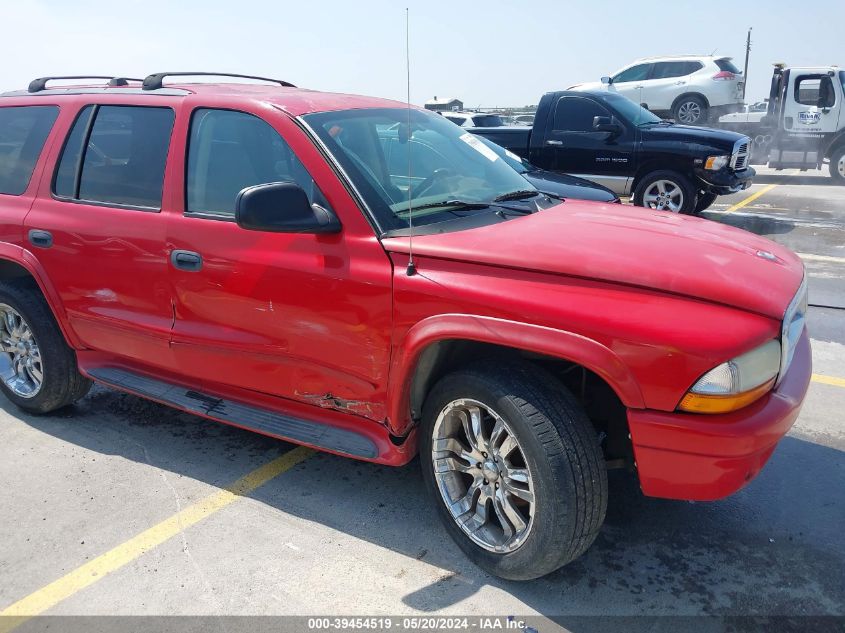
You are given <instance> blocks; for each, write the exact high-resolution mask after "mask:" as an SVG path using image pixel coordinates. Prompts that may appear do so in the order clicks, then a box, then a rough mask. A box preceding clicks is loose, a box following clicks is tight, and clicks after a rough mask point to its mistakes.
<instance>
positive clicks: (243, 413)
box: [87, 367, 378, 459]
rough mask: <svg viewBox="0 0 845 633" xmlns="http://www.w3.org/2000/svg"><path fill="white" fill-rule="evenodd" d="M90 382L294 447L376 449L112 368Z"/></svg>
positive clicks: (335, 432) (370, 454)
mask: <svg viewBox="0 0 845 633" xmlns="http://www.w3.org/2000/svg"><path fill="white" fill-rule="evenodd" d="M87 373H88V374H89V375H90V376H91V377H92V378H93V379H94V380H97V381H99V382H102V383H104V384H106V385H110V386H112V387H115V388H117V389H121V390H123V391H129V392H131V393H134V394H137V395H139V396H142V397H145V398H150V399H151V400H156V401H158V402H161V403H164V404H168V405H171V406H174V407H176V408H178V409H183V410H185V411H190V412H191V413H196V414H197V415H201V416H204V417H207V418H211V419H213V420H217V421H218V422H223V423H225V424H232V425H235V426H239V427H241V428H245V429H249V430H251V431H256V432H258V433H262V434H264V435H270V436H272V437H276V438H279V439H282V440H290V441H291V442H296V443H298V444H309V445H311V446H315V447H318V448H323V449H326V450H329V451H333V452H335V453H343V454H345V455H350V456H352V457H359V458H364V459H374V458H376V457H378V448H377V447H376V445H375V443H373V442H372V440H370V439H369V438H368V437H366V436H364V435H361V434H359V433H355V432H354V431H348V430H346V429H339V428H336V427H333V426H328V425H324V424H319V423H317V422H310V421H308V420H302V419H300V418H294V417H291V416H288V415H283V414H281V413H275V412H273V411H269V410H267V409H260V408H258V407H253V406H251V405H247V404H240V403H238V402H234V401H232V400H225V399H223V398H218V397H216V396H211V395H208V394H205V393H201V392H199V391H194V390H192V389H186V388H185V387H180V386H178V385H174V384H171V383H168V382H164V381H162V380H157V379H155V378H150V377H149V376H144V375H141V374H136V373H134V372H131V371H127V370H125V369H118V368H115V367H96V368H94V369H89V370H88V372H87Z"/></svg>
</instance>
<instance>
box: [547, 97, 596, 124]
mask: <svg viewBox="0 0 845 633" xmlns="http://www.w3.org/2000/svg"><path fill="white" fill-rule="evenodd" d="M597 116H610V112H608V111H607V109H605V108H604V107H603V106H602V105H600V104H598V103H596V102H595V101H593V100H592V99H585V98H584V97H561V98H560V100H559V101H558V102H557V107H556V108H555V120H554V129H555V130H556V131H558V132H592V131H593V117H597Z"/></svg>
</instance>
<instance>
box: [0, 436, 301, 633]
mask: <svg viewBox="0 0 845 633" xmlns="http://www.w3.org/2000/svg"><path fill="white" fill-rule="evenodd" d="M313 453H314V451H313V449H310V448H304V447H301V446H300V447H298V448H295V449H293V450H292V451H288V452H287V453H285V454H284V455H282V456H280V457H277V458H276V459H274V460H273V461H271V462H268V463H266V464H264V465H263V466H261V467H259V468H256V469H255V470H253V471H252V472H251V473H249V474H247V475H245V476H244V477H241V478H240V479H238V480H237V481H235V482H233V483H231V484H230V485H228V486H226V487H225V488H223V489H222V490H220V491H218V492H215V493H214V494H211V495H209V496H208V497H206V498H205V499H201V500H200V501H197V502H196V503H194V504H193V505H191V506H188V507H187V508H185V509H184V510H182V511H180V512H177V513H176V514H174V515H173V516H171V517H169V518H167V519H165V520H164V521H162V522H161V523H159V524H158V525H154V526H153V527H151V528H150V529H148V530H146V531H144V532H141V533H140V534H138V535H137V536H134V537H132V538H131V539H129V540H128V541H126V542H125V543H122V544H120V545H118V546H117V547H115V548H114V549H111V550H109V551H108V552H106V553H105V554H102V555H100V556H98V557H97V558H95V559H93V560H91V561H89V562H87V563H85V564H84V565H82V566H81V567H78V568H76V569H75V570H73V571H72V572H70V573H69V574H67V575H65V576H63V577H62V578H59V579H58V580H56V581H55V582H52V583H50V584H49V585H47V586H46V587H43V588H41V589H39V590H37V591H36V592H34V593H31V594H30V595H28V596H27V597H25V598H23V599H21V600H18V601H17V602H16V603H14V604H13V605H11V606H9V607H6V608H5V609H3V610H2V611H0V633H6V632H8V631H11V630H12V629H14V628H15V627H17V626H19V625H20V624H21V623H22V622H24V621H25V620H27V619H29V618H31V617H33V616H36V615H38V614H40V613H43V612H44V611H46V610H47V609H50V608H51V607H54V606H55V605H57V604H58V603H60V602H61V601H62V600H65V599H67V598H69V597H70V596H72V595H74V594H75V593H77V592H78V591H81V590H82V589H84V588H85V587H88V586H89V585H92V584H94V583H95V582H97V581H98V580H100V579H102V578H103V577H104V576H106V575H107V574H110V573H111V572H113V571H116V570H117V569H120V568H121V567H123V566H124V565H126V564H127V563H130V562H132V561H133V560H135V559H136V558H138V557H139V556H141V555H142V554H144V553H145V552H148V551H150V550H151V549H153V548H154V547H157V546H158V545H161V544H162V543H164V542H165V541H167V540H169V539H171V538H173V537H174V536H176V535H178V534H179V533H180V532H182V531H184V530H185V529H187V528H189V527H190V526H192V525H195V524H196V523H199V522H200V521H202V520H203V519H205V518H208V517H209V516H211V515H212V514H214V513H215V512H217V511H218V510H222V509H223V508H225V507H226V506H228V505H230V504H232V503H234V502H235V501H237V500H238V499H239V498H240V497H242V496H244V495H248V494H250V493H251V492H253V491H254V490H256V489H257V488H260V487H261V486H263V485H264V484H266V483H267V482H268V481H270V480H271V479H274V478H275V477H278V476H279V475H281V474H282V473H283V472H285V471H287V470H290V469H291V468H293V467H294V466H296V465H297V464H298V463H300V462H302V461H303V460H305V459H307V458H308V457H309V456H311V455H312V454H313Z"/></svg>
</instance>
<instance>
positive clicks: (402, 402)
mask: <svg viewBox="0 0 845 633" xmlns="http://www.w3.org/2000/svg"><path fill="white" fill-rule="evenodd" d="M454 339H459V340H469V341H477V342H480V343H491V344H494V345H500V346H503V347H511V348H515V349H520V350H524V351H529V352H535V353H538V354H545V355H547V356H553V357H556V358H560V359H562V360H567V361H570V362H573V363H578V364H579V365H582V366H584V367H586V368H587V369H589V370H590V371H592V372H595V373H596V374H598V375H599V376H601V378H602V379H603V380H605V381H606V382H607V383H608V384H609V385H610V386H611V388H612V389H613V390H614V391H615V392H616V394H617V395H618V396H619V399H620V400H621V401H622V403H623V404H624V405H625V406H626V407H628V408H634V409H642V408H644V407H645V403H644V400H643V395H642V393H641V392H640V388H639V385H638V384H637V382H636V380H635V379H634V377H633V375H632V374H631V372H630V371H629V370H628V368H627V367H626V366H625V364H624V363H623V362H622V360H621V359H620V358H619V357H618V356H617V355H616V354H615V353H614V352H613V351H612V350H610V349H609V348H607V347H605V346H604V345H602V344H600V343H598V342H596V341H594V340H592V339H589V338H586V337H584V336H581V335H579V334H575V333H573V332H567V331H566V330H558V329H555V328H549V327H544V326H540V325H531V324H527V323H520V322H518V321H509V320H506V319H499V318H495V317H485V316H476V315H472V314H442V315H437V316H431V317H428V318H426V319H423V320H422V321H420V322H418V323H417V324H415V325H414V326H413V327H412V328H410V329H409V330H408V332H407V333H406V334H405V336H404V338H403V339H402V341H401V343H400V344H399V345H398V347H397V349H396V352H395V354H394V355H393V360H392V362H391V367H390V376H389V379H388V380H389V389H388V393H389V394H390V396H389V402H388V412H389V415H388V419H389V422H390V426H391V429H392V431H393V433H395V434H396V435H400V436H401V435H404V434H405V432H407V430H408V428H409V427H410V425H411V422H412V421H411V414H410V411H411V407H410V393H411V382H412V380H413V377H414V372H415V369H416V365H417V362H418V360H419V358H420V355H421V354H422V352H423V350H424V349H425V348H426V347H428V346H429V345H431V344H433V343H436V342H439V341H446V340H454Z"/></svg>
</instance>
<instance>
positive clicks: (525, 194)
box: [493, 189, 540, 202]
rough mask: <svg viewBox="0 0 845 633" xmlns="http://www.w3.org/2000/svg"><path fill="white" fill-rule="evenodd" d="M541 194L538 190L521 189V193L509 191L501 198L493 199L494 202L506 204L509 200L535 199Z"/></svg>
mask: <svg viewBox="0 0 845 633" xmlns="http://www.w3.org/2000/svg"><path fill="white" fill-rule="evenodd" d="M539 194H540V192H539V191H537V190H536V189H520V190H519V191H509V192H507V193H503V194H502V195H500V196H496V197H495V198H493V202H505V201H507V200H522V199H523V198H533V197H534V196H537V195H539Z"/></svg>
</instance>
